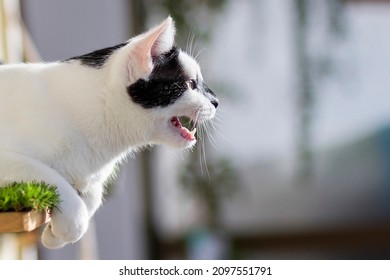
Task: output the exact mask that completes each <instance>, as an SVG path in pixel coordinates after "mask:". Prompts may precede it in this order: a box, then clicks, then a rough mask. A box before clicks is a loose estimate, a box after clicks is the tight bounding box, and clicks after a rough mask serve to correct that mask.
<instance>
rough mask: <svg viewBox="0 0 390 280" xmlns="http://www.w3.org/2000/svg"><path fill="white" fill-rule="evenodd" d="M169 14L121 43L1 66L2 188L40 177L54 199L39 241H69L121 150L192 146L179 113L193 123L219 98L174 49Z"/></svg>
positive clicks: (81, 228)
mask: <svg viewBox="0 0 390 280" xmlns="http://www.w3.org/2000/svg"><path fill="white" fill-rule="evenodd" d="M173 37H174V26H173V22H172V20H171V19H170V18H168V19H167V20H165V21H164V22H163V23H162V24H160V25H159V26H157V27H155V28H154V29H152V30H150V31H149V32H147V33H144V34H142V35H139V36H137V37H135V38H133V39H131V40H130V41H129V42H128V43H126V44H122V45H118V46H115V47H112V48H108V49H103V50H100V51H97V52H93V53H90V54H87V55H84V56H79V57H74V58H72V59H70V60H68V61H63V62H53V63H46V64H44V63H42V64H19V65H2V66H0V187H1V186H4V185H6V184H7V183H11V182H15V181H16V182H18V181H33V180H35V181H45V182H46V183H49V184H53V185H56V186H57V189H58V191H59V193H60V196H61V200H62V202H61V204H60V206H59V209H58V210H57V209H54V212H53V215H52V221H51V223H50V224H49V225H48V226H47V227H46V228H45V231H44V232H43V236H42V241H43V243H44V244H45V245H46V246H47V247H50V248H56V247H61V246H63V245H64V244H66V243H67V242H75V241H77V240H78V239H80V237H81V236H82V235H83V234H84V233H85V231H86V229H87V227H88V221H89V219H90V217H91V216H92V215H93V214H94V212H95V211H96V209H97V208H98V207H99V205H100V204H101V200H102V196H103V189H104V188H103V183H104V182H105V180H106V179H107V178H108V177H109V176H110V174H111V172H112V169H113V167H114V165H115V164H116V163H118V162H119V161H120V160H121V159H123V158H124V157H125V156H126V155H127V154H128V153H132V152H134V151H136V150H137V149H139V148H142V147H144V146H147V145H153V144H168V145H171V146H174V147H179V148H188V147H191V146H192V145H193V144H194V143H195V142H196V140H195V137H194V135H193V133H192V132H190V131H189V130H188V129H186V128H184V127H182V126H181V124H180V121H179V120H178V117H179V116H187V117H189V118H191V119H192V120H194V121H195V122H196V123H200V122H202V121H204V120H207V119H210V118H212V117H213V116H214V114H215V108H216V106H217V104H218V103H217V99H216V98H215V96H214V94H213V93H212V92H211V91H210V90H209V89H208V88H207V86H206V85H205V84H204V82H203V79H202V76H201V73H200V69H199V66H198V65H197V63H196V62H195V61H194V60H193V59H192V58H191V57H189V56H188V55H187V54H185V53H184V52H182V51H180V50H178V49H176V48H175V47H173Z"/></svg>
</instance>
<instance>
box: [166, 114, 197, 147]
mask: <svg viewBox="0 0 390 280" xmlns="http://www.w3.org/2000/svg"><path fill="white" fill-rule="evenodd" d="M171 124H172V125H173V126H174V127H176V128H177V129H178V130H179V133H180V136H181V137H182V138H184V139H186V140H188V141H194V140H196V138H195V133H196V128H194V129H193V130H192V131H189V130H188V129H187V128H186V127H184V126H182V125H181V122H180V120H179V118H178V117H173V118H172V119H171Z"/></svg>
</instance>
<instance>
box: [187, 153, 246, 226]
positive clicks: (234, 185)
mask: <svg viewBox="0 0 390 280" xmlns="http://www.w3.org/2000/svg"><path fill="white" fill-rule="evenodd" d="M196 149H199V147H197V148H196ZM198 157H199V155H198V153H196V151H194V152H193V153H192V154H191V157H190V159H189V160H188V163H187V164H186V165H185V166H184V168H183V170H182V172H181V178H180V179H181V180H180V181H181V183H182V185H183V187H184V189H185V190H187V191H189V192H190V193H192V194H194V195H195V196H197V197H198V198H199V199H201V200H202V201H204V202H205V204H206V207H207V209H206V211H207V214H208V215H207V219H208V220H207V221H205V222H206V224H207V226H209V227H218V223H219V211H220V210H221V202H222V199H225V198H231V197H232V196H233V195H234V194H235V193H236V192H237V191H238V187H239V184H240V180H239V173H238V171H237V169H236V168H235V167H234V166H233V164H232V162H231V161H230V160H229V159H228V158H220V159H218V160H216V161H209V162H207V163H205V164H207V166H205V167H202V163H200V161H199V158H198ZM206 168H207V170H205V169H206ZM207 172H208V174H209V175H210V177H209V176H207V174H206V173H207Z"/></svg>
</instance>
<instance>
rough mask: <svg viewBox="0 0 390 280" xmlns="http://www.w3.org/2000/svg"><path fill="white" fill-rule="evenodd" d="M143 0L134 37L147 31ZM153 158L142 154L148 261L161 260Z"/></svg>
mask: <svg viewBox="0 0 390 280" xmlns="http://www.w3.org/2000/svg"><path fill="white" fill-rule="evenodd" d="M144 5H145V4H144V2H143V1H142V0H133V1H132V2H131V11H132V27H133V33H134V34H133V35H135V34H140V33H142V32H144V31H145V29H146V18H147V13H146V9H145V6H144ZM153 157H154V152H153V151H152V150H145V151H143V152H142V153H141V154H140V157H139V160H140V169H141V182H142V191H143V207H144V211H143V212H144V217H145V234H146V238H145V240H146V247H147V258H148V259H159V258H160V256H159V250H158V249H159V240H158V236H157V231H156V227H155V223H154V219H153V173H154V172H153Z"/></svg>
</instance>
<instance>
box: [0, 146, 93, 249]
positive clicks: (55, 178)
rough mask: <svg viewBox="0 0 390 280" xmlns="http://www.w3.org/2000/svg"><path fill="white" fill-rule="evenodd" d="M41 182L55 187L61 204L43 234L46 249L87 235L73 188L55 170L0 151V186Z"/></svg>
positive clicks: (85, 220)
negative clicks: (12, 183) (24, 182)
mask: <svg viewBox="0 0 390 280" xmlns="http://www.w3.org/2000/svg"><path fill="white" fill-rule="evenodd" d="M33 180H35V181H44V182H46V183H48V184H51V185H54V186H56V187H57V191H58V193H59V195H60V199H61V202H60V204H59V206H58V209H56V208H54V209H53V211H52V216H51V222H50V224H48V225H47V226H46V228H45V230H44V232H43V234H42V242H43V243H44V245H45V246H46V247H49V248H58V247H62V246H63V245H65V244H66V243H67V242H75V241H77V240H79V239H80V238H81V237H82V236H83V234H84V233H85V232H86V230H87V227H88V222H89V214H88V210H87V207H86V205H85V203H84V202H83V201H82V200H81V199H80V197H79V196H78V195H77V192H76V191H75V190H74V189H73V188H72V186H71V185H70V184H69V183H68V182H67V181H66V180H65V179H64V178H63V177H62V176H61V175H59V174H58V173H57V172H56V171H55V170H54V169H52V168H50V167H49V166H47V165H45V164H42V163H41V162H39V161H37V160H35V159H32V158H29V157H27V156H24V155H21V154H17V153H12V152H4V151H0V186H2V185H4V184H7V183H10V182H20V181H33Z"/></svg>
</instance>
